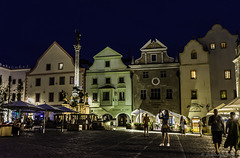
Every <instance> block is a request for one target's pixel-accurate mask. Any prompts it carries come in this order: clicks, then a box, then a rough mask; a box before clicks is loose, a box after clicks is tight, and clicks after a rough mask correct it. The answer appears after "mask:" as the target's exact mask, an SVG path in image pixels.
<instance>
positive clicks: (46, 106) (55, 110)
mask: <svg viewBox="0 0 240 158" xmlns="http://www.w3.org/2000/svg"><path fill="white" fill-rule="evenodd" d="M38 107H40V108H42V109H44V110H43V111H44V118H43V133H45V124H46V123H45V122H46V120H45V112H46V111H51V112H63V111H62V110H61V109H58V108H56V107H53V106H51V105H48V104H41V105H38Z"/></svg>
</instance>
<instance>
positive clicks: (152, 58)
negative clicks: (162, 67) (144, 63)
mask: <svg viewBox="0 0 240 158" xmlns="http://www.w3.org/2000/svg"><path fill="white" fill-rule="evenodd" d="M151 60H152V62H156V61H157V55H156V54H152V55H151Z"/></svg>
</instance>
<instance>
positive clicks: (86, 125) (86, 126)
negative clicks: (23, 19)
mask: <svg viewBox="0 0 240 158" xmlns="http://www.w3.org/2000/svg"><path fill="white" fill-rule="evenodd" d="M87 129H88V119H87V118H86V122H85V130H87Z"/></svg>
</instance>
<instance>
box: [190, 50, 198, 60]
mask: <svg viewBox="0 0 240 158" xmlns="http://www.w3.org/2000/svg"><path fill="white" fill-rule="evenodd" d="M191 59H197V52H196V51H195V50H193V51H192V53H191Z"/></svg>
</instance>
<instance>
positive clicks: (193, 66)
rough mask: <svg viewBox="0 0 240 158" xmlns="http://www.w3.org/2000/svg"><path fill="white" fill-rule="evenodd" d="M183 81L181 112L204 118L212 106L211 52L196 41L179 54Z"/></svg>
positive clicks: (192, 41) (190, 116) (192, 116)
mask: <svg viewBox="0 0 240 158" xmlns="http://www.w3.org/2000/svg"><path fill="white" fill-rule="evenodd" d="M179 59H180V81H181V111H182V114H183V115H184V116H188V117H189V118H190V119H192V118H195V117H196V118H202V117H204V116H206V114H207V112H208V111H207V108H206V107H208V106H209V108H210V107H211V105H212V100H211V86H210V71H209V70H210V68H209V52H208V51H205V50H204V49H203V46H202V45H201V44H200V43H199V42H198V41H196V40H191V41H189V42H188V44H187V45H186V46H185V47H184V51H183V52H182V53H180V54H179Z"/></svg>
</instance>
